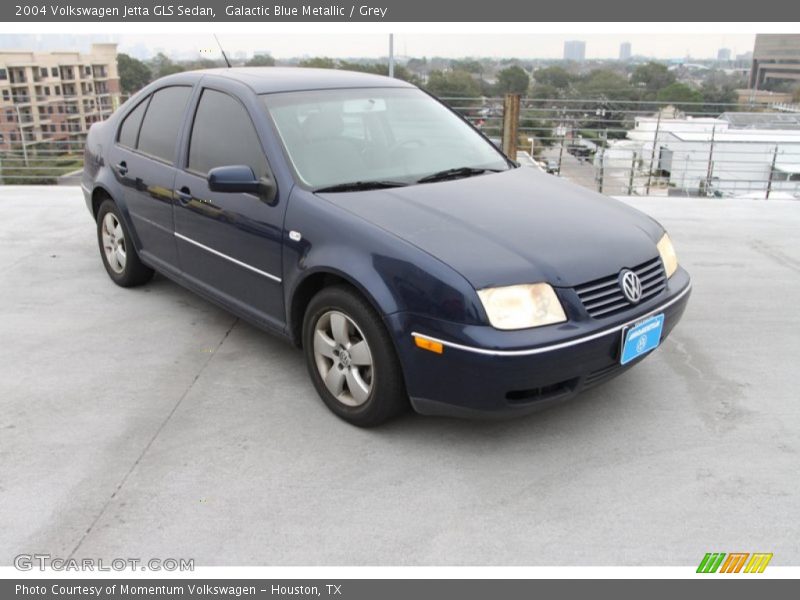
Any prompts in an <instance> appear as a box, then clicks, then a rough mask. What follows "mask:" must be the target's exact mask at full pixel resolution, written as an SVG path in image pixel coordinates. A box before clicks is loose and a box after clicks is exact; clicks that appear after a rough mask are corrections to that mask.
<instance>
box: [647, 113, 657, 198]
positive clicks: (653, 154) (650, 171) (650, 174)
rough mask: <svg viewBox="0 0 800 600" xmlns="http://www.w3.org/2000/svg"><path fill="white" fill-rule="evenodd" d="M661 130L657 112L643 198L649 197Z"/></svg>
mask: <svg viewBox="0 0 800 600" xmlns="http://www.w3.org/2000/svg"><path fill="white" fill-rule="evenodd" d="M659 129H661V110H660V109H659V111H658V119H657V120H656V132H655V135H654V136H653V151H652V152H651V153H650V169H648V171H647V189H646V191H645V196H649V195H650V184H651V183H652V181H653V161H654V160H655V158H656V144H658V131H659Z"/></svg>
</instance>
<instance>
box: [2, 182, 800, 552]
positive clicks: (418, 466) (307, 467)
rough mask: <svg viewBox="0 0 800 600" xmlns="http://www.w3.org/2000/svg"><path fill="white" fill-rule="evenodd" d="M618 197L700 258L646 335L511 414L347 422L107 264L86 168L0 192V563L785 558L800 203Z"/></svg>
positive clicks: (297, 376)
mask: <svg viewBox="0 0 800 600" xmlns="http://www.w3.org/2000/svg"><path fill="white" fill-rule="evenodd" d="M626 201H627V202H629V203H630V204H632V205H634V206H636V207H639V208H641V209H642V210H644V211H646V212H648V213H649V214H651V215H653V216H654V217H655V218H657V219H659V220H660V221H661V222H662V223H663V224H664V225H665V226H666V227H667V228H668V229H669V230H670V232H671V234H672V237H673V239H674V241H675V244H676V247H677V250H678V255H679V257H680V258H681V260H682V263H683V264H684V265H685V266H686V267H687V268H688V270H689V271H690V272H691V273H692V275H693V277H694V292H693V296H692V299H691V302H690V304H689V307H688V309H687V312H686V314H685V317H684V319H683V321H682V323H681V324H680V325H679V326H678V328H677V329H676V331H675V332H674V333H673V335H672V337H671V338H670V339H669V340H668V341H667V342H666V343H665V344H664V345H663V347H662V348H660V349H659V350H658V351H656V352H655V354H654V355H653V356H651V357H649V358H648V359H647V360H646V361H644V362H643V363H642V364H641V365H639V366H638V367H637V368H635V369H633V370H632V371H630V372H629V373H627V374H626V375H624V376H622V377H620V378H618V379H616V380H614V381H612V382H610V383H608V384H606V385H604V386H602V387H599V388H596V389H594V390H592V391H590V392H588V393H586V394H584V395H583V396H582V397H580V398H578V399H576V400H575V401H572V402H569V403H567V404H563V405H561V406H559V407H556V408H554V409H551V410H549V411H546V412H543V413H540V414H537V415H533V416H531V417H528V418H524V419H519V420H515V421H507V422H466V421H458V420H445V419H435V418H422V417H418V416H414V415H409V416H408V417H405V418H403V419H401V420H399V421H396V422H393V423H391V424H389V425H388V426H385V427H383V428H380V429H375V430H369V431H364V430H359V429H356V428H354V427H351V426H349V425H346V424H345V423H343V422H341V421H339V420H338V419H336V418H335V417H333V415H332V414H331V413H329V412H328V411H327V410H326V409H325V408H324V406H323V405H322V403H321V402H320V401H319V400H318V398H317V396H316V394H315V392H314V390H313V388H312V386H311V384H310V382H309V380H308V378H307V376H306V372H305V367H304V365H303V360H302V356H301V354H300V352H299V351H297V350H294V349H293V348H291V347H289V346H287V345H286V344H285V343H283V342H281V341H278V340H277V339H275V338H273V337H270V336H269V335H267V334H265V333H262V332H260V331H258V330H256V329H254V328H253V327H251V326H250V325H248V324H246V323H243V322H241V321H239V320H237V319H235V318H234V317H232V316H231V315H230V314H228V313H226V312H225V311H223V310H220V309H219V308H217V307H216V306H214V305H212V304H210V303H208V302H206V301H204V300H202V299H201V298H199V297H197V296H195V295H193V294H192V293H190V292H188V291H185V290H183V289H182V288H180V287H178V286H177V285H175V284H173V283H171V282H170V281H168V280H166V279H164V278H163V277H157V278H156V279H155V280H154V281H153V282H152V283H151V284H149V285H147V286H145V287H142V288H138V289H135V290H124V289H121V288H119V287H116V286H115V285H114V284H112V283H111V281H110V280H109V278H108V277H107V275H106V273H105V271H104V270H103V268H102V266H101V263H100V258H99V254H98V250H97V247H96V242H95V233H94V225H93V223H92V222H91V219H90V217H89V214H88V213H87V211H86V208H85V206H84V204H83V200H82V197H81V193H80V190H79V188H65V187H61V188H48V187H37V188H25V187H4V188H0V215H2V219H1V220H0V272H1V273H2V276H1V277H2V281H1V282H0V306H2V313H0V315H1V316H0V340H2V341H3V343H2V345H0V532H2V533H0V538H1V539H2V544H0V564H1V565H9V564H11V562H12V559H13V557H14V556H15V555H16V554H19V553H50V554H52V555H54V556H61V557H67V556H76V557H106V558H108V559H110V558H114V557H141V558H144V559H147V558H152V557H162V558H163V557H180V558H194V559H195V560H196V564H198V565H267V564H275V565H306V564H308V565H342V564H354V565H377V564H401V565H402V564H409V565H431V564H432V565H451V564H466V565H481V564H496V565H501V564H511V565H695V564H697V563H698V562H699V560H700V559H701V558H702V556H703V555H704V554H705V553H706V552H709V551H723V552H724V551H745V552H747V551H750V552H753V551H762V552H773V553H774V554H775V557H774V559H773V563H772V564H775V565H788V564H798V562H800V519H798V515H800V479H799V478H798V476H799V474H800V400H799V398H798V393H797V385H796V381H795V380H794V375H795V374H796V371H797V367H798V364H800V344H798V334H800V311H798V301H799V300H800V276H799V275H800V241H798V240H800V236H798V231H800V203H798V202H791V201H768V202H763V201H730V200H717V199H715V200H706V199H681V198H658V199H655V198H634V199H628V200H626Z"/></svg>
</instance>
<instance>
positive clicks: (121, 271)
mask: <svg viewBox="0 0 800 600" xmlns="http://www.w3.org/2000/svg"><path fill="white" fill-rule="evenodd" d="M130 239H131V238H130V234H129V232H128V229H127V227H125V223H124V222H123V221H122V218H121V217H120V215H119V208H117V205H116V204H114V201H113V200H111V199H108V200H106V201H104V202H103V203H102V204H101V205H100V209H99V210H98V211H97V243H98V245H99V246H100V257H101V258H102V260H103V266H105V268H106V272H107V273H108V276H109V277H111V280H112V281H113V282H114V283H116V284H117V285H119V286H122V287H134V286H137V285H142V284H144V283H147V282H148V281H150V279H151V278H152V277H153V269H151V268H150V267H148V266H146V265H144V264H143V263H142V261H141V260H139V255H138V254H137V253H136V249H135V248H134V247H133V243H132V242H131V241H130Z"/></svg>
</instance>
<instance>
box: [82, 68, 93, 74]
mask: <svg viewBox="0 0 800 600" xmlns="http://www.w3.org/2000/svg"><path fill="white" fill-rule="evenodd" d="M84 73H86V74H87V75H91V74H92V67H84Z"/></svg>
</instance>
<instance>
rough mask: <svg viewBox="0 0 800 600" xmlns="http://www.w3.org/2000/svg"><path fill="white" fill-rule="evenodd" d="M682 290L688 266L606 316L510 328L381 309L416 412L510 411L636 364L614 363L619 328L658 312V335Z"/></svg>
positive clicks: (680, 306)
mask: <svg viewBox="0 0 800 600" xmlns="http://www.w3.org/2000/svg"><path fill="white" fill-rule="evenodd" d="M690 292H691V281H690V278H689V274H688V273H687V272H686V271H684V270H683V269H682V268H679V269H678V271H677V272H676V273H675V274H674V275H673V276H672V277H671V278H670V279H669V281H668V283H667V289H666V290H665V291H664V292H662V293H661V294H659V295H658V296H657V297H655V298H653V299H651V300H649V301H648V302H646V303H642V304H640V305H637V306H636V307H632V308H631V309H630V310H629V311H627V312H625V313H623V314H619V315H616V316H614V317H612V318H608V319H593V318H591V317H589V316H588V315H585V317H584V318H578V319H570V321H568V322H567V323H563V324H560V325H553V326H548V327H543V328H540V329H529V330H523V331H512V332H506V331H498V330H496V329H493V328H492V327H488V326H480V327H478V326H465V325H460V324H456V323H449V322H443V321H437V320H432V319H427V318H424V317H421V316H419V315H414V314H410V313H396V314H393V315H389V316H387V317H386V321H387V325H388V326H389V328H390V330H391V332H392V333H393V335H394V338H395V341H396V345H397V350H398V355H399V358H400V362H401V363H402V365H403V371H404V374H405V378H406V388H407V390H408V393H409V396H410V398H411V403H412V405H413V407H414V409H415V410H416V411H417V412H419V413H422V414H427V415H452V416H467V417H468V416H489V415H510V416H513V415H516V414H523V413H526V412H531V411H533V410H536V409H539V408H541V407H542V406H543V405H546V404H551V403H553V402H555V401H560V400H564V399H566V398H569V397H571V396H573V395H575V394H577V393H579V392H581V391H583V390H585V389H588V388H589V387H592V386H594V385H597V384H598V383H601V382H603V381H606V380H608V379H611V378H612V377H615V376H616V375H619V374H620V373H622V372H624V371H625V370H627V369H628V368H630V367H631V366H633V365H635V364H637V363H638V362H639V361H641V360H642V359H643V358H644V356H643V357H640V358H638V359H636V360H634V361H633V362H630V363H628V364H626V365H624V366H623V365H620V364H619V354H620V343H621V337H622V330H623V328H624V327H625V326H626V325H628V324H631V323H632V322H635V321H639V320H641V319H643V318H646V317H648V316H650V315H655V314H660V313H663V314H664V327H663V331H662V337H661V340H662V342H663V340H664V339H666V337H667V336H668V335H669V333H670V331H672V328H673V327H675V325H676V324H677V323H678V321H679V320H680V318H681V316H682V315H683V311H684V309H685V308H686V304H687V302H688V300H689V295H690ZM412 334H418V335H421V336H423V337H425V338H427V339H430V340H433V341H437V342H440V343H442V344H443V346H444V350H443V352H442V354H436V353H433V352H429V351H426V350H422V349H420V348H418V347H416V345H415V343H414V338H413V335H412ZM645 356H647V355H645Z"/></svg>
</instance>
